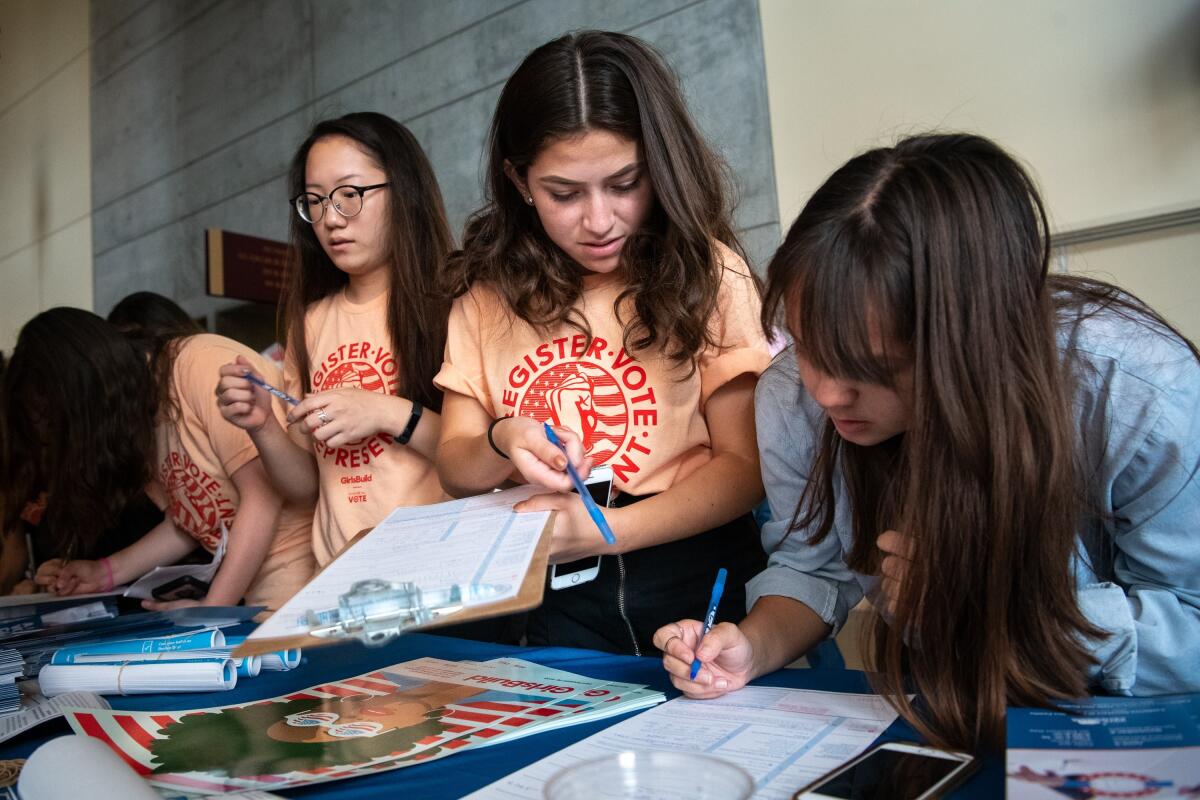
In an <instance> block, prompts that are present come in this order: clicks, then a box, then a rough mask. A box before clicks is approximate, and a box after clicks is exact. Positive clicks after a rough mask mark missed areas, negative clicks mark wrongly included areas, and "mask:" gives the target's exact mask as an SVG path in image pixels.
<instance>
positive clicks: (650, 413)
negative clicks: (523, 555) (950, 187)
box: [436, 31, 769, 654]
mask: <svg viewBox="0 0 1200 800" xmlns="http://www.w3.org/2000/svg"><path fill="white" fill-rule="evenodd" d="M489 148H490V149H489V153H488V160H489V164H488V201H489V204H488V205H487V206H486V207H485V208H484V209H482V210H481V211H479V212H478V213H476V214H475V215H474V216H473V217H472V218H471V220H470V222H469V223H468V225H467V230H466V234H465V237H464V244H463V249H462V251H460V252H457V253H455V254H454V255H453V256H451V258H450V261H449V264H448V269H447V277H448V278H449V279H450V281H451V288H452V290H453V291H454V293H455V294H456V295H457V299H456V300H455V303H454V306H453V309H452V311H451V316H450V322H449V328H448V333H447V344H446V357H445V363H444V364H443V366H442V370H441V372H440V373H439V374H438V376H437V379H436V380H437V383H438V385H439V386H441V387H442V388H443V389H444V390H445V391H446V399H445V407H444V408H445V410H444V412H443V413H444V417H443V424H442V436H441V442H440V445H439V448H438V471H439V474H440V475H441V476H442V482H443V485H445V486H446V488H447V490H448V491H450V492H451V493H452V494H457V495H467V494H474V493H477V492H481V491H486V490H488V489H490V488H492V487H493V486H496V485H498V484H501V483H503V482H504V481H505V480H507V479H509V478H510V477H511V478H519V479H523V480H526V481H528V482H530V483H537V484H540V485H542V486H546V487H548V488H549V489H551V490H554V492H555V493H553V494H545V495H540V496H538V497H534V498H531V499H530V500H528V501H525V502H524V503H522V504H520V505H518V509H519V510H537V509H553V510H555V511H557V512H558V516H557V521H556V522H555V526H554V534H553V542H552V545H551V556H550V558H551V561H552V562H554V563H564V562H571V561H574V560H578V559H587V558H594V557H596V556H602V557H603V558H602V561H601V565H600V570H599V575H598V576H597V577H596V578H595V579H594V580H592V581H590V582H587V583H580V584H578V585H576V586H573V587H570V588H566V589H562V590H560V591H547V592H546V595H545V600H544V603H543V605H542V606H541V607H540V608H539V609H537V610H536V611H534V612H532V613H531V614H530V616H529V620H528V626H527V629H526V635H527V638H528V642H529V643H530V644H549V645H571V646H577V647H589V648H593V649H600V650H608V651H616V652H629V653H638V654H640V653H643V652H652V645H651V641H650V639H651V636H652V634H653V633H654V631H655V629H656V628H657V627H659V625H661V624H663V623H665V622H668V621H671V620H674V619H677V618H678V616H679V615H681V614H682V615H685V616H696V615H698V614H701V613H703V611H704V604H705V600H706V599H707V598H708V596H709V589H710V587H711V586H712V583H713V579H714V578H715V576H716V574H717V570H718V569H719V568H720V567H726V568H728V570H729V573H730V576H729V581H728V587H729V588H728V591H727V593H726V599H725V601H724V602H723V603H722V604H721V611H722V615H723V616H725V617H728V618H731V619H736V618H739V617H740V616H741V614H742V607H741V606H742V604H743V601H744V598H745V582H746V580H747V579H749V578H750V577H752V576H753V575H754V574H755V573H756V572H757V571H758V570H759V569H760V568H761V566H762V565H763V564H764V563H765V558H764V555H763V552H762V549H761V547H760V546H759V543H758V532H757V529H756V528H755V526H754V523H753V521H752V519H751V517H750V514H749V512H750V510H751V508H752V507H753V506H754V504H755V503H756V502H758V500H759V499H761V497H762V494H763V489H762V482H761V479H760V477H759V472H758V451H757V447H756V445H755V436H754V387H755V383H756V381H757V376H758V374H759V373H760V372H761V371H762V370H763V369H765V368H766V366H767V363H768V361H769V356H768V351H767V344H766V341H765V339H764V337H763V334H762V331H761V329H760V327H759V325H758V323H757V319H758V313H759V308H760V299H759V292H758V286H757V282H756V280H755V278H754V276H753V274H752V273H751V272H750V270H749V269H748V268H747V266H746V263H745V261H744V260H743V258H742V257H741V254H740V248H739V247H738V243H737V239H736V237H735V236H734V233H733V229H732V225H731V220H730V212H729V206H728V204H727V202H726V196H725V190H724V187H723V181H722V170H721V164H720V161H719V159H718V158H717V157H716V155H715V154H714V153H713V152H712V150H711V149H710V148H709V147H708V145H707V144H706V143H705V142H704V140H703V138H702V137H701V136H700V134H699V132H698V131H697V129H696V127H695V124H694V123H693V122H692V120H691V118H690V116H689V114H688V111H687V108H686V106H685V104H684V101H683V98H682V93H681V91H680V89H679V86H678V83H677V81H676V79H675V77H674V76H673V75H672V74H671V72H670V70H669V69H668V67H667V66H666V65H665V64H664V63H663V61H662V59H661V57H660V56H659V55H658V54H657V53H656V52H655V51H654V50H652V49H651V48H650V47H649V46H648V45H647V44H645V43H644V42H642V41H640V40H638V39H636V38H633V37H631V36H626V35H623V34H617V33H607V32H596V31H586V32H582V33H575V34H569V35H567V36H564V37H562V38H560V39H557V40H555V41H552V42H550V43H548V44H546V45H543V46H542V47H539V48H538V49H536V50H535V51H533V52H532V53H531V54H530V55H529V56H527V57H526V58H525V60H524V62H522V64H521V65H520V66H519V67H518V68H517V70H516V72H515V73H513V75H512V77H510V78H509V80H508V82H507V84H506V85H505V87H504V90H503V91H502V93H501V95H500V100H499V105H498V107H497V109H496V113H495V116H494V117H493V123H492V130H491V136H490V138H489ZM547 422H548V423H550V424H552V425H554V426H555V427H556V429H557V431H558V435H559V437H560V438H561V439H562V440H564V442H565V444H566V446H567V452H566V454H565V455H564V453H563V452H562V451H560V450H559V449H558V448H557V447H556V446H555V445H553V444H551V443H550V442H549V441H547V437H546V434H545V432H544V429H543V423H547ZM567 458H569V459H570V460H571V462H572V463H574V464H575V465H577V466H579V467H580V471H581V472H586V471H588V470H589V469H590V468H591V466H593V465H595V464H601V463H607V464H608V465H610V466H611V468H612V471H613V475H614V478H615V481H614V485H615V487H616V488H617V489H618V490H619V491H620V496H619V497H618V498H617V500H616V503H615V505H616V507H614V508H610V509H607V510H606V511H605V512H604V513H605V516H606V517H607V519H608V522H609V524H610V525H611V527H612V529H613V531H614V533H615V536H616V544H615V545H606V544H605V542H604V540H603V539H602V538H601V535H600V533H599V532H598V531H597V528H596V525H595V524H594V523H593V522H592V520H591V519H590V518H589V517H588V515H587V514H586V512H585V510H584V506H583V503H582V502H580V500H579V499H578V498H577V497H575V496H573V495H571V494H567V492H568V491H569V490H570V488H571V482H570V481H569V480H568V477H567V475H566V474H565V472H564V469H565V467H566V463H567Z"/></svg>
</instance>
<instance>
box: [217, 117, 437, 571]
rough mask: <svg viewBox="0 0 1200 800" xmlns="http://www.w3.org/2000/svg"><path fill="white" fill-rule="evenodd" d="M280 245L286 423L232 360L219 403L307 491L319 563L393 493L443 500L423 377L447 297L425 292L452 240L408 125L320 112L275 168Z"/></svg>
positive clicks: (402, 501)
mask: <svg viewBox="0 0 1200 800" xmlns="http://www.w3.org/2000/svg"><path fill="white" fill-rule="evenodd" d="M289 181H290V183H289V185H290V189H289V191H290V193H291V199H292V205H293V213H292V233H291V239H292V243H293V251H294V252H295V253H296V254H297V257H296V258H295V259H294V260H293V261H292V263H291V264H290V265H289V269H288V275H287V279H286V288H285V290H284V298H283V312H284V313H283V327H284V329H285V331H286V339H287V356H286V358H285V362H284V363H285V366H284V384H285V385H284V388H285V389H286V391H287V392H288V393H290V394H291V395H293V396H302V397H303V398H304V399H303V400H302V401H301V402H300V403H299V405H297V406H295V407H293V408H292V409H291V410H290V411H289V413H288V418H287V421H288V423H289V424H291V423H296V424H295V425H294V427H293V428H292V431H293V432H294V438H293V436H290V435H289V433H288V431H286V430H285V429H284V427H283V426H281V425H279V424H278V423H277V422H276V420H275V417H274V415H273V414H272V413H271V402H272V400H271V395H270V394H268V393H267V392H266V391H265V390H263V389H262V388H260V387H257V386H255V385H254V384H252V383H251V382H250V381H249V380H247V378H246V375H247V373H248V372H249V371H250V370H251V368H252V365H251V364H248V363H246V362H244V361H242V360H238V361H237V362H234V363H230V364H226V365H225V366H223V367H222V368H221V369H220V375H221V377H220V381H219V383H218V386H217V395H218V398H219V404H220V407H221V413H222V414H223V415H224V416H225V418H226V419H228V420H229V421H230V422H232V423H234V424H235V425H238V426H239V427H242V428H244V429H245V430H247V431H248V432H249V433H250V437H251V438H252V439H253V440H254V443H255V445H257V447H258V452H259V453H260V454H261V456H262V459H263V462H264V464H265V465H266V468H267V472H268V474H270V476H271V479H272V480H273V481H274V483H275V485H276V486H277V487H279V490H280V491H281V492H282V493H283V494H284V495H285V496H287V497H289V498H293V499H296V500H300V501H308V502H313V501H315V502H316V505H317V509H316V516H315V519H314V520H313V551H314V553H315V555H316V559H317V562H318V563H319V564H321V565H324V564H326V563H328V562H329V561H330V560H331V559H332V558H333V557H334V556H335V555H336V554H337V552H338V551H339V550H341V549H342V547H344V546H345V545H346V543H347V542H348V541H349V540H350V539H351V538H353V536H354V535H355V534H356V533H358V532H359V531H361V530H363V529H364V528H370V527H373V526H374V525H375V524H376V523H378V522H379V521H380V520H381V519H383V518H384V517H385V516H387V514H388V513H389V512H390V511H391V510H392V509H393V508H395V507H396V506H400V505H424V504H427V503H434V502H438V501H441V500H443V499H445V494H444V493H443V491H442V488H441V484H440V483H439V482H438V478H437V473H436V471H435V470H434V467H433V461H432V459H433V454H434V449H435V447H436V443H437V438H438V432H439V429H440V426H441V421H440V419H439V415H438V412H439V411H440V410H441V392H440V391H438V390H437V389H436V388H435V387H434V385H433V374H434V372H436V371H437V366H438V363H439V359H440V357H441V353H442V348H443V344H444V341H445V330H446V314H447V309H448V305H449V304H448V302H447V301H445V300H440V299H439V298H438V297H437V296H436V295H435V294H434V292H433V281H434V276H435V275H436V274H437V271H438V269H439V268H440V266H441V264H442V261H443V259H444V257H445V255H446V253H447V252H448V251H449V249H450V246H451V237H450V232H449V228H448V227H447V225H446V216H445V212H444V210H443V207H442V197H441V193H440V191H439V190H438V185H437V180H436V179H435V178H434V175H433V170H432V169H431V168H430V166H429V163H428V161H427V160H426V158H425V154H424V153H423V152H422V151H421V147H420V145H419V144H418V142H417V140H416V138H415V137H414V136H413V135H412V134H411V133H410V132H409V131H408V129H407V128H405V127H404V126H403V125H401V124H400V123H398V122H396V121H395V120H393V119H391V118H390V117H387V116H384V115H383V114H376V113H369V112H368V113H356V114H347V115H346V116H344V117H340V118H338V119H330V120H325V121H323V122H319V123H318V124H317V125H316V126H315V127H314V128H313V130H312V132H311V133H310V134H309V136H308V138H306V139H305V140H304V142H303V143H302V144H301V145H300V148H299V149H298V150H297V152H296V155H295V158H294V159H293V160H292V168H291V174H290V178H289Z"/></svg>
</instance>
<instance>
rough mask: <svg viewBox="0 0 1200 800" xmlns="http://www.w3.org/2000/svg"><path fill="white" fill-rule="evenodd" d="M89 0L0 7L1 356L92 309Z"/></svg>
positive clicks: (11, 2) (23, 0) (19, 1)
mask: <svg viewBox="0 0 1200 800" xmlns="http://www.w3.org/2000/svg"><path fill="white" fill-rule="evenodd" d="M89 52H90V48H89V43H88V4H87V0H56V2H53V3H45V2H42V0H3V1H2V2H0V78H2V79H0V187H3V195H2V197H0V202H3V212H0V287H2V288H0V350H3V351H5V352H7V351H9V350H11V348H12V346H13V344H14V343H15V342H16V337H17V332H18V331H19V330H20V328H21V326H22V325H23V324H25V321H26V320H27V319H29V317H31V316H33V315H34V314H36V313H37V312H39V311H41V310H43V309H46V308H49V307H51V306H56V305H73V306H81V307H83V308H91V306H92V227H91V217H90V213H91V189H90V183H91V157H90V142H89V130H88V80H89V78H88V75H89V61H88V54H89Z"/></svg>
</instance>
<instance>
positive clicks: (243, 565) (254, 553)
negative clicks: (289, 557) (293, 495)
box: [204, 460, 282, 606]
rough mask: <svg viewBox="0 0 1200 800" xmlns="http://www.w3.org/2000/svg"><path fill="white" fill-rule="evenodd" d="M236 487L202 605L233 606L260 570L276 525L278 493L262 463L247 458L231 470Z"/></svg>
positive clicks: (278, 505) (279, 501)
mask: <svg viewBox="0 0 1200 800" xmlns="http://www.w3.org/2000/svg"><path fill="white" fill-rule="evenodd" d="M232 477H233V483H234V485H235V486H236V487H237V490H238V497H239V500H238V510H237V516H236V517H235V518H234V520H233V525H232V526H231V527H230V529H229V532H228V533H227V534H226V535H227V536H228V541H227V543H226V545H225V558H224V560H223V561H222V562H221V566H220V567H219V568H218V569H217V574H216V576H215V577H214V578H213V582H212V586H211V587H209V590H208V596H207V597H205V598H204V603H205V605H219V606H232V605H237V604H238V602H239V601H241V599H242V597H244V596H245V594H246V589H248V588H249V587H250V584H251V583H252V582H253V581H254V577H255V576H256V575H258V571H259V570H260V569H262V565H263V561H265V560H266V558H267V553H268V552H269V551H270V549H271V543H272V542H273V541H274V540H275V528H276V526H277V525H278V524H279V509H280V507H281V505H282V502H281V500H280V497H279V495H278V494H277V493H276V492H275V491H274V489H272V487H271V483H270V481H269V479H268V477H267V474H266V469H265V465H264V464H262V463H261V460H255V461H250V462H248V463H247V464H245V465H243V466H242V467H241V468H240V469H238V471H237V472H235V473H233V476H232Z"/></svg>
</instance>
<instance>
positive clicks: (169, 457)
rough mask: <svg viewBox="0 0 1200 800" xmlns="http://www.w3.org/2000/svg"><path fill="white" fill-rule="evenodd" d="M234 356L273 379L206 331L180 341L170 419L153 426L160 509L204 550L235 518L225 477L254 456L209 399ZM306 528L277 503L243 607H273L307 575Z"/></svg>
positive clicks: (234, 499) (299, 510)
mask: <svg viewBox="0 0 1200 800" xmlns="http://www.w3.org/2000/svg"><path fill="white" fill-rule="evenodd" d="M238 356H243V357H245V358H246V359H249V361H250V363H252V364H253V365H254V369H255V370H257V371H259V373H260V374H262V375H263V377H264V378H266V380H267V381H273V380H278V369H277V368H276V367H275V366H274V365H272V364H271V363H270V362H269V361H267V360H266V359H264V358H262V357H261V356H259V355H258V354H257V353H255V352H254V351H253V350H251V349H250V348H248V347H246V346H244V345H242V344H239V343H238V342H235V341H233V340H232V339H227V338H225V337H224V336H216V335H214V334H209V333H202V334H197V335H195V336H191V337H189V338H188V339H186V340H185V341H184V342H183V343H182V344H181V345H180V346H179V349H178V351H177V352H176V355H175V362H174V366H173V368H172V371H171V385H170V394H171V397H172V398H173V399H174V400H175V402H176V403H177V404H178V406H179V410H178V416H177V418H175V419H170V418H169V416H168V414H167V413H166V412H164V414H163V420H164V421H163V422H161V423H160V424H159V427H158V436H157V442H156V444H157V462H156V468H155V479H156V482H157V484H158V488H159V489H160V490H161V492H162V493H165V495H166V507H165V509H164V511H166V513H167V515H168V516H169V517H170V519H171V521H172V522H173V523H175V526H176V527H177V528H179V529H180V530H181V531H184V532H186V533H187V534H188V535H189V536H191V537H192V538H194V539H195V540H196V541H197V542H199V543H200V544H201V545H202V546H203V547H204V548H205V549H206V550H208V551H209V552H214V551H215V550H216V549H217V546H218V545H219V544H220V541H221V524H222V523H224V524H225V525H226V527H229V528H232V526H233V522H234V519H235V517H236V516H237V509H238V500H239V498H238V491H237V487H236V486H235V485H234V483H233V478H232V476H233V474H234V473H235V472H237V471H238V470H239V469H241V468H242V467H243V466H245V465H246V464H247V463H249V462H250V461H252V460H254V459H255V458H258V451H257V450H256V449H255V447H254V443H253V442H252V441H251V440H250V436H249V434H247V433H246V432H245V431H244V430H242V429H241V428H238V427H236V426H234V425H232V424H230V423H229V422H227V421H226V420H225V419H224V418H223V417H222V416H221V412H220V411H219V410H218V408H217V402H216V397H215V396H214V394H213V388H214V387H215V386H216V385H217V379H218V378H219V377H220V376H219V375H218V370H219V369H220V367H221V365H222V364H227V363H229V362H231V361H233V360H234V359H236V358H237V357H238ZM277 413H278V414H280V416H281V417H282V415H283V412H282V411H280V410H278V409H277ZM159 498H160V499H161V494H159ZM311 525H312V509H311V508H308V507H298V506H295V505H292V504H288V503H285V504H284V506H283V508H282V510H281V511H280V515H279V522H278V525H277V526H276V532H275V538H274V540H273V542H272V544H271V549H270V551H269V552H268V554H267V557H266V559H265V560H264V562H263V566H262V568H261V569H260V570H259V573H258V576H257V577H256V578H255V581H254V584H253V585H252V586H251V588H250V590H248V591H247V594H246V600H247V602H249V603H251V604H260V603H261V604H264V605H268V606H270V607H272V608H277V607H278V605H279V604H280V603H281V602H283V601H284V600H286V599H287V598H288V597H291V595H292V594H293V593H294V592H295V590H296V589H299V588H300V587H301V586H303V585H304V583H305V582H307V581H308V579H309V578H310V577H312V572H313V562H312V546H311V544H310V539H311V534H310V532H309V531H310V529H311ZM268 578H269V580H268Z"/></svg>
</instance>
